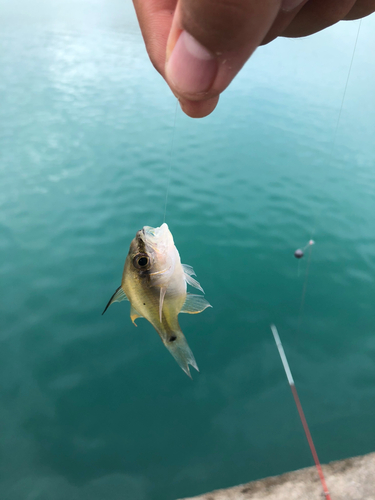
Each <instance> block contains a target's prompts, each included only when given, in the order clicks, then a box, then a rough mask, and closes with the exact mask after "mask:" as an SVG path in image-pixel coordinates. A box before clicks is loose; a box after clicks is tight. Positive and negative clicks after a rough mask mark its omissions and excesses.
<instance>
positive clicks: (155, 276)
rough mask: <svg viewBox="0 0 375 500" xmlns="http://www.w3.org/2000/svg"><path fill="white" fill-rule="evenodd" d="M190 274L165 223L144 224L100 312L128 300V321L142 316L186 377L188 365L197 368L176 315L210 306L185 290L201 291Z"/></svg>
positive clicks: (190, 271)
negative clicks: (116, 283)
mask: <svg viewBox="0 0 375 500" xmlns="http://www.w3.org/2000/svg"><path fill="white" fill-rule="evenodd" d="M193 276H195V273H194V270H193V268H192V267H191V266H188V265H185V264H181V260H180V255H179V253H178V250H177V248H176V247H175V244H174V241H173V236H172V234H171V232H170V231H169V228H168V225H167V224H165V223H164V224H162V225H161V226H160V227H156V228H153V227H150V226H145V227H144V228H143V229H141V230H140V231H138V232H137V234H136V236H135V238H134V240H133V241H132V242H131V244H130V248H129V253H128V256H127V257H126V261H125V266H124V272H123V274H122V281H121V286H120V287H119V288H118V289H117V290H116V292H115V293H114V294H113V296H112V297H111V299H110V301H109V302H108V304H107V307H106V308H105V309H104V311H103V314H104V313H105V311H106V310H107V309H108V307H109V306H110V305H111V304H112V303H113V302H120V301H122V300H128V301H129V302H130V319H131V320H132V322H133V323H134V324H135V320H136V319H137V318H146V319H147V320H148V321H149V322H150V323H151V324H152V326H153V327H154V328H155V330H156V331H157V332H158V334H159V336H160V338H161V340H162V341H163V344H164V345H165V347H166V348H167V349H168V351H169V352H170V353H171V354H172V356H173V357H174V358H175V360H176V361H177V363H178V364H179V365H180V367H181V368H182V369H183V370H184V372H185V373H186V374H187V375H188V376H189V377H190V378H191V375H190V370H189V365H191V366H193V367H194V368H195V369H196V370H197V371H199V370H198V366H197V363H196V362H195V359H194V355H193V353H192V352H191V350H190V347H189V346H188V343H187V342H186V339H185V336H184V334H183V333H182V331H181V328H180V325H179V324H178V319H177V316H178V315H179V313H189V314H197V313H200V312H202V311H204V310H205V309H206V308H207V307H212V306H211V305H210V304H209V303H208V302H207V300H206V299H205V298H204V297H203V296H202V295H195V294H190V293H187V291H186V288H187V286H186V285H187V284H189V285H191V286H193V287H195V288H197V289H198V290H200V291H201V292H203V288H202V287H201V286H200V284H199V283H198V281H197V280H195V279H194V278H193ZM203 293H204V292H203ZM136 326H137V325H136Z"/></svg>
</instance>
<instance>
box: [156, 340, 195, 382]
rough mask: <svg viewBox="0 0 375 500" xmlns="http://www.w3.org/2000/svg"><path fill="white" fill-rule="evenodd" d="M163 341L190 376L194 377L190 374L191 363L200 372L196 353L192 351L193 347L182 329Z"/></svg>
mask: <svg viewBox="0 0 375 500" xmlns="http://www.w3.org/2000/svg"><path fill="white" fill-rule="evenodd" d="M163 342H164V345H165V347H166V348H167V349H168V351H169V352H170V353H171V354H172V356H173V357H174V359H175V360H176V361H177V363H178V364H179V365H180V367H181V368H182V369H183V370H184V372H185V373H186V375H187V376H188V377H190V378H192V376H191V375H190V370H189V365H191V366H192V367H193V368H195V369H196V370H197V371H198V372H199V369H198V366H197V363H196V361H195V358H194V354H193V353H192V352H191V349H190V347H189V345H188V343H187V342H186V338H185V336H184V334H183V333H182V332H181V331H179V332H176V333H175V334H173V336H170V337H168V338H167V339H165V340H163Z"/></svg>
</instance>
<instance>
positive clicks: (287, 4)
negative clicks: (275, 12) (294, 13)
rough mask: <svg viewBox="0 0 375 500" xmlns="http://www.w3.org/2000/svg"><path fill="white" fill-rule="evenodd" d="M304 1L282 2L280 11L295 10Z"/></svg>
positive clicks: (284, 0) (290, 0)
mask: <svg viewBox="0 0 375 500" xmlns="http://www.w3.org/2000/svg"><path fill="white" fill-rule="evenodd" d="M304 1H305V0H283V3H282V4H281V10H285V11H286V12H289V11H290V10H293V9H296V8H297V7H298V6H299V5H300V4H301V3H302V2H304Z"/></svg>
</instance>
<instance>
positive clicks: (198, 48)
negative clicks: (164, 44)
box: [165, 31, 218, 94]
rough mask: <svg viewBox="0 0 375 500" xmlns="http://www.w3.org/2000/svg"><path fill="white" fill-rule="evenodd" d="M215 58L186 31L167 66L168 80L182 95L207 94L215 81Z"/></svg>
mask: <svg viewBox="0 0 375 500" xmlns="http://www.w3.org/2000/svg"><path fill="white" fill-rule="evenodd" d="M217 70H218V63H217V61H216V59H215V58H214V56H213V55H212V54H211V52H209V51H208V50H207V49H205V48H204V47H203V45H201V44H200V43H199V42H197V40H195V38H193V37H192V36H191V35H189V33H187V32H186V31H182V32H181V35H180V36H179V38H178V40H177V42H176V45H175V46H174V49H173V50H172V53H171V55H170V57H169V60H168V62H167V64H166V68H165V72H166V76H167V80H169V82H170V83H171V84H172V85H173V86H174V87H175V88H176V90H178V91H179V92H181V93H184V94H199V93H202V92H207V90H209V89H210V87H211V85H212V84H213V81H214V79H215V76H216V73H217Z"/></svg>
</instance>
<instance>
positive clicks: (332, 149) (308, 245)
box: [294, 19, 362, 333]
mask: <svg viewBox="0 0 375 500" xmlns="http://www.w3.org/2000/svg"><path fill="white" fill-rule="evenodd" d="M361 25H362V19H360V21H359V24H358V30H357V36H356V38H355V42H354V48H353V52H352V57H351V60H350V64H349V70H348V76H347V77H346V82H345V87H344V92H343V95H342V99H341V105H340V110H339V114H338V117H337V122H336V127H335V130H334V134H333V140H332V145H331V150H330V153H329V156H328V163H330V162H331V160H332V158H333V153H334V150H335V146H336V139H337V132H338V129H339V125H340V120H341V115H342V110H343V107H344V102H345V97H346V92H347V90H348V84H349V79H350V74H351V71H352V67H353V61H354V56H355V52H356V49H357V44H358V39H359V33H360V30H361ZM323 209H324V207H323V206H322V205H321V206H320V210H319V212H318V213H317V214H316V215H315V217H314V219H315V221H314V226H313V229H312V231H311V239H310V241H309V242H308V244H307V245H306V246H305V247H304V248H303V249H302V250H300V249H298V250H296V251H295V253H294V256H295V257H296V258H297V259H300V258H301V257H303V252H304V250H305V249H306V248H307V247H308V248H309V257H308V262H307V267H306V272H305V278H304V284H303V290H302V296H301V304H300V309H299V317H298V328H297V333H299V331H300V328H301V324H302V315H303V309H304V305H305V297H306V288H307V280H308V276H309V268H310V261H311V246H312V245H313V244H314V243H315V241H314V240H313V239H312V237H313V236H314V234H315V231H316V227H317V224H318V220H319V217H320V215H321V213H322V211H323ZM299 252H301V253H299Z"/></svg>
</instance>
